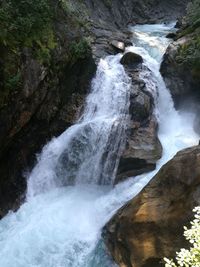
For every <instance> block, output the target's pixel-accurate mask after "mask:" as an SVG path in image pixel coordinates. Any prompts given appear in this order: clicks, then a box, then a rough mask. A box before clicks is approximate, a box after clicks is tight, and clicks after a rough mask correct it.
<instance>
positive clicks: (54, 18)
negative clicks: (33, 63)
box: [0, 0, 90, 108]
mask: <svg viewBox="0 0 200 267" xmlns="http://www.w3.org/2000/svg"><path fill="white" fill-rule="evenodd" d="M57 22H58V24H57ZM56 25H59V26H56ZM88 27H89V20H88V14H87V12H86V8H85V6H84V4H83V1H82V0H76V1H74V0H56V1H54V0H1V1H0V58H1V66H0V67H1V69H0V76H1V81H0V87H1V88H0V108H1V107H2V106H3V105H4V103H6V101H7V98H8V96H9V94H10V92H13V91H15V90H19V89H20V88H21V86H22V84H23V81H22V77H23V75H22V65H23V64H22V56H23V54H24V48H28V51H29V52H28V53H29V54H30V57H32V58H34V59H36V60H37V61H38V62H40V63H41V64H42V65H45V66H46V67H48V68H52V69H53V68H54V63H53V62H54V59H55V57H56V55H57V54H56V53H57V52H58V51H59V53H60V51H62V49H64V50H63V56H62V60H63V64H67V63H68V64H71V65H73V64H74V63H75V62H76V61H77V60H79V59H83V58H85V57H86V56H87V55H88V53H89V51H90V45H89V42H88V41H87V38H82V37H81V34H80V28H84V31H86V29H88ZM73 31H74V32H73ZM69 32H73V34H74V37H72V38H69V37H67V36H68V34H69ZM65 34H66V36H65ZM73 34H72V36H73ZM55 48H58V51H57V50H55ZM54 55H55V57H54ZM64 61H65V62H64ZM61 65H62V64H61ZM60 67H61V66H60Z"/></svg>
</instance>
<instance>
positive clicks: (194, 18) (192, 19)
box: [186, 0, 200, 25]
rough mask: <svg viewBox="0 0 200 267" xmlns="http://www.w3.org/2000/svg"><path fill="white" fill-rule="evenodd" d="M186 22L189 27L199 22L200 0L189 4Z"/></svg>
mask: <svg viewBox="0 0 200 267" xmlns="http://www.w3.org/2000/svg"><path fill="white" fill-rule="evenodd" d="M186 21H187V23H188V24H190V25H195V24H198V22H200V0H194V1H192V2H190V3H189V5H188V8H187V17H186Z"/></svg>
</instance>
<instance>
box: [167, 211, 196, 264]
mask: <svg viewBox="0 0 200 267" xmlns="http://www.w3.org/2000/svg"><path fill="white" fill-rule="evenodd" d="M193 211H194V212H195V219H194V220H193V221H192V222H191V227H190V228H187V227H184V236H185V238H186V239H187V240H188V241H189V242H190V244H191V247H190V249H184V248H182V249H181V250H180V251H179V252H177V253H176V254H177V256H176V262H174V261H173V260H170V259H167V258H165V259H164V260H165V262H166V264H165V267H199V266H200V207H196V208H195V209H194V210H193Z"/></svg>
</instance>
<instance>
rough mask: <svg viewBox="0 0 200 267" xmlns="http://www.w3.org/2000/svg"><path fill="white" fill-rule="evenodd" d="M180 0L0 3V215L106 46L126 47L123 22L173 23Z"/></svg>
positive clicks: (17, 197) (76, 104)
mask: <svg viewBox="0 0 200 267" xmlns="http://www.w3.org/2000/svg"><path fill="white" fill-rule="evenodd" d="M186 2H187V1H186V0H185V1H176V2H174V1H168V2H166V1H164V0H163V1H158V0H146V1H139V0H134V1H131V0H126V1H119V0H117V1H107V0H104V1H97V0H85V1H80V0H76V1H69V0H68V1H55V0H51V1H47V0H43V1H37V2H35V1H15V0H9V1H1V5H0V24H1V31H0V58H1V60H0V78H1V82H0V203H1V204H0V216H3V215H4V214H5V213H6V212H7V211H8V210H9V209H16V208H17V207H18V206H19V204H20V202H21V201H22V200H23V196H24V192H25V191H26V179H25V175H24V173H25V172H28V171H29V170H30V169H31V168H32V166H33V164H34V163H35V156H34V155H35V154H36V153H39V152H40V150H41V148H42V146H43V145H44V144H45V143H46V142H48V141H49V140H50V139H51V138H52V137H53V136H57V135H59V134H60V133H61V132H63V131H64V130H65V129H66V128H67V127H69V126H70V125H71V124H72V123H73V121H74V120H75V119H76V116H77V114H78V113H79V112H80V111H81V107H82V105H83V102H84V97H85V95H86V94H87V92H88V88H89V85H90V81H91V79H92V77H93V76H94V74H95V70H96V63H95V61H96V62H97V61H98V58H100V57H102V56H104V55H106V54H112V53H116V50H115V48H113V46H112V45H110V42H111V41H112V40H115V39H117V40H123V41H125V43H126V42H127V43H128V42H129V40H128V37H129V34H128V33H127V28H126V27H127V24H128V23H133V24H134V23H146V22H156V21H160V20H171V19H174V18H175V17H177V16H179V15H180V14H181V13H182V12H183V10H184V8H185V4H186ZM31 5H33V6H31ZM16 7H17V8H16ZM33 7H34V8H33ZM35 14H37V16H36V17H35ZM16 18H17V19H16Z"/></svg>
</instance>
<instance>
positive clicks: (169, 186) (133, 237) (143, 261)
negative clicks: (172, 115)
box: [103, 146, 200, 267]
mask: <svg viewBox="0 0 200 267" xmlns="http://www.w3.org/2000/svg"><path fill="white" fill-rule="evenodd" d="M199 166H200V146H196V147H192V148H189V149H185V150H183V151H181V152H179V153H177V155H176V156H175V157H174V158H173V159H172V160H170V161H169V162H168V163H167V164H166V165H164V166H163V167H162V168H161V170H160V171H159V172H158V174H157V175H156V176H155V177H154V178H153V179H152V180H151V182H150V183H149V184H148V185H147V186H146V187H145V188H144V189H143V190H142V192H141V193H140V194H139V195H138V196H136V197H135V198H133V199H132V200H131V201H130V202H129V203H128V204H127V205H125V206H124V207H123V208H121V209H120V210H119V211H118V213H117V214H116V215H115V216H114V217H113V218H112V219H111V220H110V222H109V223H108V224H107V225H106V226H105V228H104V233H103V236H104V239H105V241H106V244H107V246H108V249H109V250H110V252H111V254H112V256H113V258H114V260H115V261H116V262H117V263H118V264H119V266H121V267H122V266H123V267H125V266H127V267H131V266H134V267H152V266H164V265H163V263H162V258H163V257H169V258H171V257H174V256H175V251H177V250H179V249H180V248H182V247H187V246H188V244H187V242H186V241H185V240H184V237H183V226H184V225H188V223H189V221H190V220H191V219H192V212H191V211H192V209H193V208H194V207H195V206H197V205H199V204H200V167H199Z"/></svg>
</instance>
